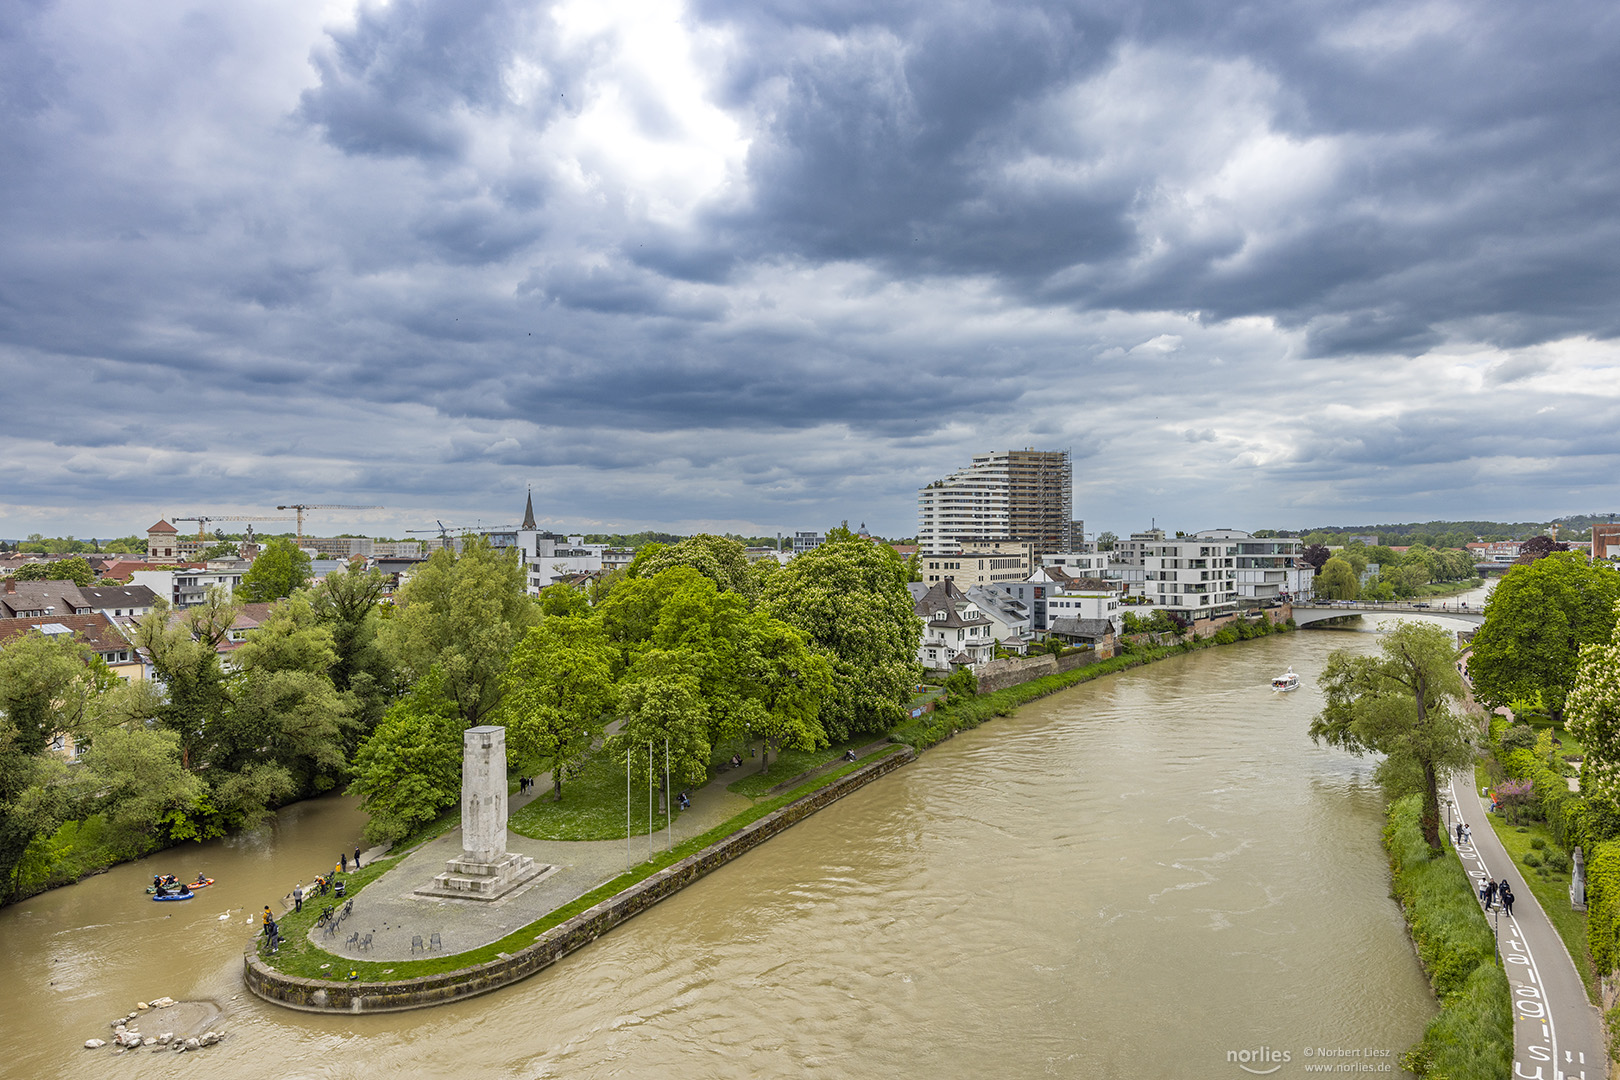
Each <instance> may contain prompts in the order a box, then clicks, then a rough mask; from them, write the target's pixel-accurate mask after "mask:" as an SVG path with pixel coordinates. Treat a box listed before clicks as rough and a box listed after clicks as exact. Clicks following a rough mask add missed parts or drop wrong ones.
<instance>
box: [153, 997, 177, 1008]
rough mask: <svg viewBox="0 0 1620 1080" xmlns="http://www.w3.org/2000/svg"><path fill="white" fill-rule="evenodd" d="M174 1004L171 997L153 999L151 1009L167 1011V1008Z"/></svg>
mask: <svg viewBox="0 0 1620 1080" xmlns="http://www.w3.org/2000/svg"><path fill="white" fill-rule="evenodd" d="M174 1003H175V1001H174V998H172V997H160V998H155V999H154V1000H153V1001H152V1008H154V1009H167V1008H168V1007H169V1006H171V1005H173V1004H174Z"/></svg>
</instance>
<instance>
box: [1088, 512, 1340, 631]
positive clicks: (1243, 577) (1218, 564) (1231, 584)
mask: <svg viewBox="0 0 1620 1080" xmlns="http://www.w3.org/2000/svg"><path fill="white" fill-rule="evenodd" d="M1303 550H1304V545H1303V543H1302V542H1301V541H1299V540H1295V539H1291V538H1287V537H1256V536H1252V535H1250V534H1249V533H1246V532H1243V531H1241V530H1238V529H1206V530H1204V531H1203V532H1199V533H1194V534H1193V535H1191V536H1186V535H1182V536H1176V537H1169V536H1166V535H1165V532H1164V530H1163V529H1151V530H1149V531H1147V532H1139V533H1132V534H1131V536H1130V539H1128V540H1124V541H1121V542H1120V544H1119V545H1118V547H1117V548H1116V549H1115V552H1114V569H1115V570H1116V571H1118V572H1119V573H1118V576H1120V577H1122V578H1124V579H1125V581H1126V583H1127V587H1128V588H1129V590H1130V591H1131V592H1132V593H1134V594H1136V595H1138V596H1145V597H1147V598H1148V599H1149V600H1152V601H1153V602H1154V603H1155V604H1158V605H1160V606H1161V607H1163V608H1165V609H1166V610H1168V611H1169V612H1171V613H1173V614H1179V615H1182V616H1183V617H1186V618H1191V619H1206V618H1210V617H1213V616H1218V615H1225V614H1228V613H1230V612H1232V611H1235V610H1237V608H1238V606H1239V603H1240V602H1241V601H1245V600H1249V601H1264V600H1275V599H1281V598H1282V597H1284V596H1288V597H1303V596H1309V595H1310V593H1311V583H1312V580H1313V578H1314V576H1315V571H1313V570H1312V569H1311V567H1310V566H1309V565H1308V564H1306V563H1304V562H1303V560H1302V559H1301V554H1302V552H1303ZM1138 574H1140V577H1139V578H1138V576H1137V575H1138Z"/></svg>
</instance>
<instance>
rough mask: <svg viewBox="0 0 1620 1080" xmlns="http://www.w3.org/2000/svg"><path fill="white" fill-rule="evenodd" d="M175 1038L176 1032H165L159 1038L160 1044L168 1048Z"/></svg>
mask: <svg viewBox="0 0 1620 1080" xmlns="http://www.w3.org/2000/svg"><path fill="white" fill-rule="evenodd" d="M173 1038H174V1032H172V1031H165V1032H164V1033H163V1034H161V1035H159V1036H158V1042H160V1043H162V1044H163V1045H164V1046H168V1045H169V1042H170V1040H172V1039H173Z"/></svg>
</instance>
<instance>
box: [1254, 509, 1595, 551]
mask: <svg viewBox="0 0 1620 1080" xmlns="http://www.w3.org/2000/svg"><path fill="white" fill-rule="evenodd" d="M1611 517H1613V515H1611V514H1575V515H1571V516H1569V517H1562V518H1555V519H1554V520H1552V521H1523V522H1506V521H1425V522H1416V521H1414V522H1408V523H1407V524H1404V525H1391V524H1384V525H1323V526H1320V527H1317V528H1313V529H1309V530H1305V531H1303V532H1301V531H1298V530H1290V531H1291V532H1293V533H1294V535H1298V536H1301V537H1303V538H1304V539H1305V541H1306V542H1307V543H1311V544H1327V545H1328V546H1330V547H1333V546H1338V545H1340V544H1343V543H1345V542H1346V541H1347V540H1348V538H1349V537H1352V536H1371V535H1373V534H1375V533H1376V534H1377V536H1378V542H1379V543H1380V544H1383V545H1386V546H1389V547H1407V546H1409V545H1412V544H1423V545H1425V546H1427V547H1432V548H1454V547H1462V546H1463V545H1464V544H1470V543H1473V542H1474V541H1476V540H1484V541H1492V540H1528V539H1530V538H1531V537H1532V536H1541V535H1547V534H1550V533H1551V531H1552V526H1554V525H1556V526H1558V539H1559V540H1561V541H1575V540H1590V539H1591V538H1592V526H1593V525H1594V524H1597V523H1601V522H1607V521H1609V520H1610V519H1611ZM1267 531H1269V530H1267ZM1257 535H1260V534H1259V533H1257Z"/></svg>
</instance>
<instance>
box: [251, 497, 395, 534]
mask: <svg viewBox="0 0 1620 1080" xmlns="http://www.w3.org/2000/svg"><path fill="white" fill-rule="evenodd" d="M276 509H277V510H296V511H297V512H298V539H299V541H300V542H301V541H302V540H303V539H304V511H305V510H386V509H387V507H384V506H351V505H349V504H348V503H288V504H287V505H286V506H278V507H276Z"/></svg>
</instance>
